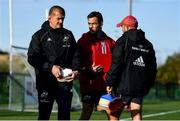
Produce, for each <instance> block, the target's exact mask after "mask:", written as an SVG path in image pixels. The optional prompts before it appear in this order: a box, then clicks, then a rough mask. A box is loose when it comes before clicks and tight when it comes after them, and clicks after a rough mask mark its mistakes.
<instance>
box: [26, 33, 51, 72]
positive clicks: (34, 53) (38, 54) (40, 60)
mask: <svg viewBox="0 0 180 121" xmlns="http://www.w3.org/2000/svg"><path fill="white" fill-rule="evenodd" d="M40 46H41V45H40V40H39V37H38V36H37V35H33V37H32V40H31V42H30V45H29V48H28V53H27V56H28V62H29V64H30V65H32V66H33V67H34V68H36V69H37V70H41V71H51V69H52V66H53V64H52V63H49V62H48V61H46V59H45V57H44V56H43V53H42V49H41V47H40Z"/></svg>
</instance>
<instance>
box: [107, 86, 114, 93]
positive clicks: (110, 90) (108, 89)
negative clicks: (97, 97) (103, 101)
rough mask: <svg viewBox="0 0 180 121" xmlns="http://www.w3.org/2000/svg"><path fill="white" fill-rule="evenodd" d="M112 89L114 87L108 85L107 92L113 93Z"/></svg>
mask: <svg viewBox="0 0 180 121" xmlns="http://www.w3.org/2000/svg"><path fill="white" fill-rule="evenodd" d="M112 90H113V87H110V86H107V87H106V91H107V93H109V94H111V92H112Z"/></svg>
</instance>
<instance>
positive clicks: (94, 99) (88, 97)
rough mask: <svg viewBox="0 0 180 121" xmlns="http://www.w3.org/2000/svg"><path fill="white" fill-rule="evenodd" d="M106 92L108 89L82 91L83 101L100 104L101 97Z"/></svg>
mask: <svg viewBox="0 0 180 121" xmlns="http://www.w3.org/2000/svg"><path fill="white" fill-rule="evenodd" d="M104 94H107V92H106V91H96V92H90V93H82V94H81V101H82V102H83V103H88V104H98V103H99V99H100V98H101V96H102V95H104Z"/></svg>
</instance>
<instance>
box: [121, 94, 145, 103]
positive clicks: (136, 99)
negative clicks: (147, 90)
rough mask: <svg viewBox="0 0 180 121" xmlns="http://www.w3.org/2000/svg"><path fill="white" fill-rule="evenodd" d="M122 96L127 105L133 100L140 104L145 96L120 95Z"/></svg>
mask: <svg viewBox="0 0 180 121" xmlns="http://www.w3.org/2000/svg"><path fill="white" fill-rule="evenodd" d="M120 97H121V99H122V100H123V101H124V102H125V103H126V104H127V105H129V104H130V103H131V102H133V103H136V104H140V105H141V104H142V103H143V97H131V96H125V95H120Z"/></svg>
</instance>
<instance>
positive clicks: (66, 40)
mask: <svg viewBox="0 0 180 121" xmlns="http://www.w3.org/2000/svg"><path fill="white" fill-rule="evenodd" d="M70 46H71V45H70V36H68V35H65V36H64V38H63V45H62V47H70Z"/></svg>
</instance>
